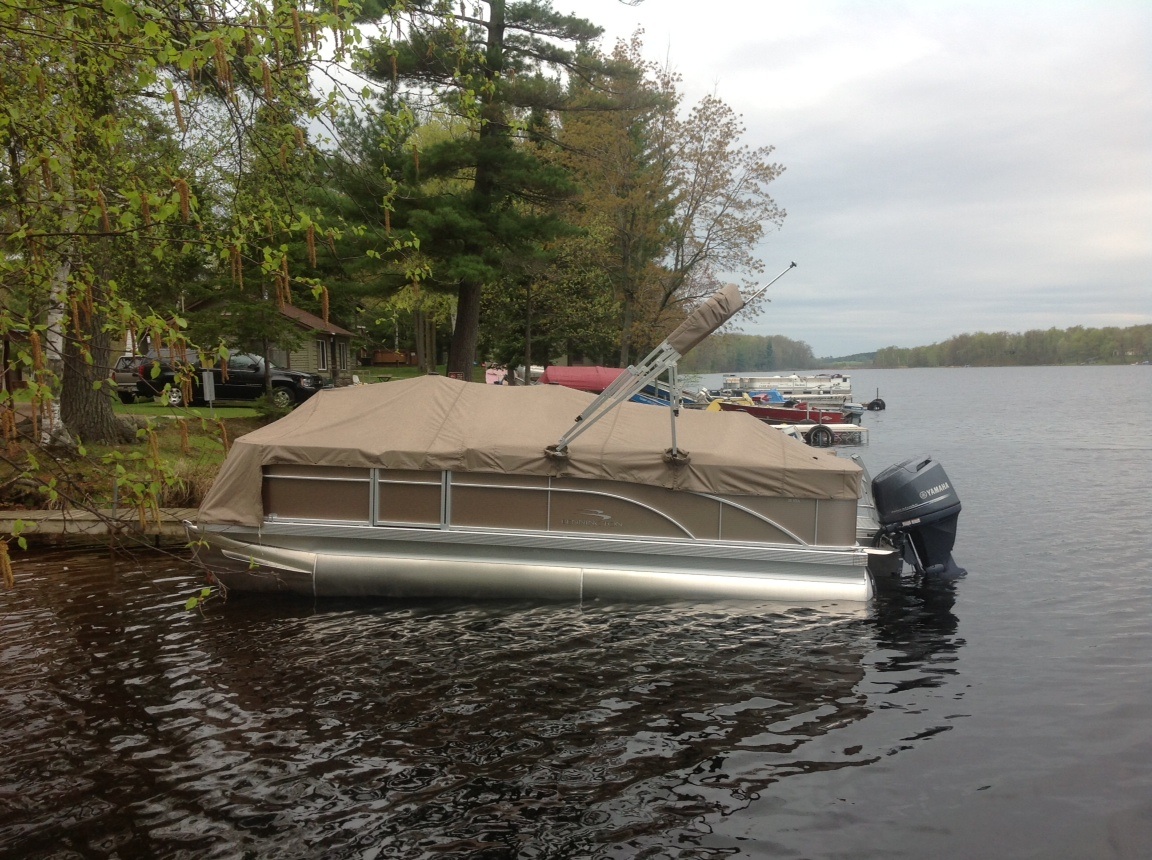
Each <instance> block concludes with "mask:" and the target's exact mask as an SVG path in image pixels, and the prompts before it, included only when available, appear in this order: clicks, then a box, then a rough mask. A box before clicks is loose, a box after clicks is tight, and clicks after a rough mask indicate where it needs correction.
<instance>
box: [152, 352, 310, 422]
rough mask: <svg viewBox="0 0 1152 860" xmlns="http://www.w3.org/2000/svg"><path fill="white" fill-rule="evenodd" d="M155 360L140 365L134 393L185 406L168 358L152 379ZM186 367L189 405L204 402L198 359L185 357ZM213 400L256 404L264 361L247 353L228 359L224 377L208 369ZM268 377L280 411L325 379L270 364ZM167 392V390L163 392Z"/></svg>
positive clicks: (218, 370) (262, 389)
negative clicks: (189, 376)
mask: <svg viewBox="0 0 1152 860" xmlns="http://www.w3.org/2000/svg"><path fill="white" fill-rule="evenodd" d="M155 363H156V359H155V358H154V357H152V358H145V359H144V360H143V362H142V363H141V365H140V368H139V372H138V378H137V383H136V393H137V395H138V396H141V397H160V396H163V397H165V398H166V399H167V402H168V405H169V406H183V405H184V390H183V388H182V386H181V385H180V384H179V382H178V381H177V379H176V376H177V368H176V366H175V365H176V364H178V363H179V361H177V362H173V361H172V360H171V358H167V357H161V358H160V360H159V363H160V372H159V374H157V375H155V376H154V375H153V370H154V367H155ZM185 363H186V364H187V365H190V366H191V368H192V370H193V373H192V403H193V404H198V403H203V402H204V391H203V382H202V379H201V374H202V373H203V372H204V369H203V368H201V366H200V362H199V359H198V358H197V357H196V356H195V355H191V356H187V357H186V358H185ZM210 370H211V373H212V380H213V389H214V393H215V399H216V400H256V399H258V398H260V397H261V396H263V395H264V393H265V390H266V389H265V373H264V359H263V358H262V357H261V356H258V355H251V354H250V353H244V352H234V353H232V355H231V356H229V358H228V366H227V373H225V372H224V371H223V370H222V369H221V368H220V367H219V366H216V367H213V368H211V369H210ZM269 377H270V381H271V383H272V394H271V401H272V404H273V405H274V406H276V407H277V408H280V409H289V408H291V407H292V406H295V405H296V404H298V403H303V402H304V401H305V400H307V399H308V398H309V397H311V396H312V395H313V394H315V393H316V392H317V391H319V390H320V389H321V388H323V387H324V385H325V379H324V378H323V377H321V376H318V375H317V374H315V373H306V372H304V371H301V370H287V369H286V368H283V367H277V366H276V365H274V364H271V363H269ZM165 389H167V390H165Z"/></svg>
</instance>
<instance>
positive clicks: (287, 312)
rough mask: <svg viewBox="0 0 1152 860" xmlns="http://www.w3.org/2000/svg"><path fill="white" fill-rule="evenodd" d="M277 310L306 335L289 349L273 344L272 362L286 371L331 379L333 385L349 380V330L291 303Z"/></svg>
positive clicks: (269, 353) (346, 382) (350, 339)
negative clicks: (317, 374) (298, 344)
mask: <svg viewBox="0 0 1152 860" xmlns="http://www.w3.org/2000/svg"><path fill="white" fill-rule="evenodd" d="M280 313H281V314H283V315H284V316H285V317H287V318H288V319H289V320H291V321H292V322H293V323H294V324H295V325H296V326H298V327H299V328H300V329H301V330H302V331H303V332H304V333H305V336H304V338H303V339H302V340H301V343H300V346H299V347H297V348H296V349H293V350H291V351H288V350H284V349H280V348H278V347H273V348H272V349H270V350H269V351H268V357H269V358H270V359H271V360H272V363H273V364H277V365H279V366H281V367H285V368H288V369H289V370H306V371H309V372H311V373H319V374H320V375H321V376H327V377H330V378H331V379H332V382H333V383H334V384H335V385H346V384H348V383H349V382H351V381H352V365H351V358H350V356H351V354H352V353H351V347H352V337H353V335H352V332H350V331H348V330H347V329H345V328H341V327H340V326H338V325H336V324H335V323H332V322H324V320H323V319H322V318H320V317H318V316H316V314H313V313H309V312H308V311H306V310H302V309H301V308H298V307H294V306H293V305H284V306H283V307H282V308H281V309H280Z"/></svg>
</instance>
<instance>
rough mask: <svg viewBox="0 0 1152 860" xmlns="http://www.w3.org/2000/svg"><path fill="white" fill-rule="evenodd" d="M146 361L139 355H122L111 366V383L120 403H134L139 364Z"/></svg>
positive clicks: (138, 378)
mask: <svg viewBox="0 0 1152 860" xmlns="http://www.w3.org/2000/svg"><path fill="white" fill-rule="evenodd" d="M145 360H146V359H145V358H144V357H143V356H140V355H122V356H120V357H119V358H118V359H116V363H115V364H114V365H112V383H113V384H114V385H115V386H116V394H117V395H119V397H120V402H121V403H135V402H136V384H137V382H139V381H140V362H142V361H145Z"/></svg>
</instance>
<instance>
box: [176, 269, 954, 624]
mask: <svg viewBox="0 0 1152 860" xmlns="http://www.w3.org/2000/svg"><path fill="white" fill-rule="evenodd" d="M743 305H744V301H743V299H742V298H741V296H740V293H739V291H738V290H737V289H736V288H735V287H728V288H725V289H724V290H722V291H720V293H718V294H717V295H716V296H714V297H713V298H712V299H710V300H709V301H708V302H707V303H705V304H704V305H703V306H701V308H699V309H697V311H696V312H695V313H694V314H693V315H692V316H691V317H689V319H688V320H687V321H686V322H685V323H684V324H682V325H681V326H680V327H679V328H678V329H677V330H676V331H675V332H673V333H672V334H671V335H670V336H669V337H668V339H667V340H666V341H664V343H662V344H661V345H660V346H659V347H657V349H656V350H654V351H653V353H652V354H650V355H649V356H648V358H646V359H645V360H644V361H643V362H641V363H640V364H639V365H637V366H633V367H629V368H627V369H626V370H625V371H624V372H623V373H621V374H620V375H619V376H618V377H617V378H616V379H615V380H614V381H613V382H612V383H611V384H610V385H609V387H608V388H607V389H605V390H604V391H603V393H601V394H600V395H599V396H593V395H591V394H587V393H584V392H580V391H576V390H574V389H569V388H566V387H562V386H553V385H542V386H490V385H476V384H472V383H466V382H461V381H458V380H453V379H447V378H444V377H435V376H432V377H423V378H417V379H412V380H404V381H399V382H390V383H387V384H386V385H371V386H355V387H350V388H344V389H335V390H328V391H323V392H320V393H319V394H318V395H317V396H316V397H314V398H312V399H311V400H309V401H308V402H307V403H305V404H303V405H302V406H300V407H298V408H297V409H296V410H295V411H294V412H292V413H291V414H289V415H288V416H286V417H284V418H282V419H280V420H279V421H277V422H275V423H273V424H270V425H268V426H267V427H264V428H262V429H260V430H257V431H255V432H253V433H250V434H248V435H246V436H243V437H241V438H240V439H238V440H236V442H235V443H234V444H233V447H232V450H231V452H230V453H229V455H228V458H227V460H226V462H225V464H224V466H223V468H222V469H221V471H220V474H219V476H218V478H217V481H216V483H215V484H214V485H213V488H212V490H211V491H210V492H209V494H208V495H207V497H206V498H205V500H204V503H203V504H202V505H201V507H200V510H199V512H198V515H197V518H196V521H195V522H194V523H193V522H190V523H189V524H188V529H189V535H190V538H191V539H192V540H193V542H194V544H195V545H196V546H197V553H198V557H199V558H200V560H201V561H202V562H203V563H204V565H205V566H206V567H208V569H209V570H210V571H212V573H213V575H214V576H216V578H217V579H218V580H219V582H221V583H222V584H223V585H225V586H227V587H228V588H232V589H236V590H252V591H281V590H283V591H289V592H295V593H299V594H305V595H309V596H328V595H330V596H357V595H364V596H368V595H372V596H388V597H430V596H451V597H466V598H483V597H501V598H503V597H532V598H550V599H571V600H587V599H594V598H605V599H638V598H639V599H644V598H666V597H674V598H689V599H715V598H728V597H739V598H756V599H770V600H787V601H793V602H813V601H815V602H820V601H862V600H866V599H868V597H869V596H870V594H871V591H872V580H871V573H870V562H872V567H873V568H875V569H880V568H884V567H888V566H891V564H892V560H893V558H894V557H896V552H897V550H896V549H894V548H893V547H903V546H905V544H906V542H905V540H904V536H905V535H906V534H907V533H908V532H909V531H914V530H915V528H916V525H915V523H907V522H905V521H904V520H900V521H895V522H885V521H884V520H883V517H880V518H877V524H876V535H877V536H879V535H880V533H881V532H887V533H889V545H881V543H880V542H879V540H877V545H875V546H872V545H864V544H862V543H860V542H859V541H858V533H857V532H858V514H859V511H860V509H861V500H862V499H869V498H870V495H871V488H870V487H869V486H867V485H866V484H865V482H864V480H863V477H862V475H863V473H862V470H861V469H860V467H859V466H858V465H857V464H856V463H855V462H853V461H852V460H850V459H848V458H841V457H837V456H835V455H834V454H832V453H831V452H827V451H819V450H815V449H813V448H810V447H808V446H807V445H804V444H802V443H800V442H798V441H797V440H795V439H791V438H788V436H787V435H785V434H784V433H781V432H779V431H777V430H776V429H774V428H773V427H770V426H768V425H767V424H765V423H764V422H762V421H759V420H756V419H753V418H752V417H751V416H748V415H743V414H740V413H726V412H707V411H704V410H683V411H681V410H680V408H679V395H678V391H679V388H678V385H677V382H676V378H675V365H676V361H677V360H678V359H679V358H680V357H681V356H682V355H684V354H685V353H686V352H687V351H688V350H689V349H691V348H692V347H693V346H695V345H696V344H697V343H698V342H699V341H700V340H702V339H703V338H704V337H706V336H707V334H708V333H709V332H711V331H713V330H714V329H715V328H717V327H719V326H720V325H722V324H723V323H724V322H725V321H726V320H727V319H729V318H730V317H731V316H732V315H734V314H735V313H736V312H738V311H739V310H740V309H741V308H742V307H743ZM665 372H666V373H668V375H669V381H668V386H669V391H670V392H672V397H671V399H670V401H669V404H668V407H667V408H663V409H661V408H656V407H653V406H647V405H641V404H637V403H631V402H628V401H629V399H630V398H631V396H632V395H633V394H634V393H635V392H637V391H641V390H643V388H644V387H646V386H647V385H650V384H651V383H653V382H654V381H655V379H656V377H657V376H659V375H660V374H661V373H665ZM933 480H934V481H936V482H937V483H939V481H938V479H937V477H936V476H935V475H934V476H933ZM890 495H891V494H890ZM901 498H903V496H901ZM943 498H944V497H942V496H941V497H934V501H935V502H942V500H943ZM949 498H951V499H955V495H954V493H951V494H950V495H949ZM958 512H959V503H958V502H956V504H955V510H954V511H953V510H952V508H948V517H949V518H948V519H947V520H946V521H945V522H943V523H942V524H941V525H939V526H937V528H938V529H939V530H940V531H941V533H942V534H943V533H946V532H947V530H948V529H949V528H953V529H954V525H955V520H956V514H958ZM882 513H886V512H882ZM901 523H903V525H901ZM945 543H946V541H941V540H934V541H932V542H930V543H927V544H925V546H927V547H928V550H927V552H928V553H929V556H928V557H927V558H926V559H920V557H919V556H909V555H908V554H907V553H905V557H906V558H910V559H911V558H915V559H917V560H919V561H920V562H921V563H922V564H923V566H925V567H927V566H944V565H945V562H946V561H947V562H950V561H951V555H950V550H951V545H950V544H948V545H947V546H945Z"/></svg>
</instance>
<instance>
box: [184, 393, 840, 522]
mask: <svg viewBox="0 0 1152 860" xmlns="http://www.w3.org/2000/svg"><path fill="white" fill-rule="evenodd" d="M593 399H594V395H591V394H588V393H586V392H583V391H575V390H573V389H570V388H564V387H562V386H556V385H534V386H528V387H524V386H505V385H480V384H476V383H471V382H460V381H458V380H453V379H448V378H446V377H441V376H424V377H418V378H415V379H408V380H403V381H398V382H386V383H377V384H375V385H355V386H349V387H347V388H337V389H331V390H327V391H321V392H319V393H318V394H316V395H315V396H314V397H312V398H311V399H310V400H308V401H306V402H305V403H303V404H302V405H300V406H299V407H297V408H296V410H295V411H294V412H292V413H291V414H289V415H287V416H286V417H284V418H281V419H280V420H279V421H276V422H274V423H272V424H269V425H268V426H267V427H262V428H261V429H259V430H256V431H254V432H252V433H249V434H247V435H245V436H241V437H240V438H239V439H237V440H236V441H235V443H234V444H233V445H232V450H231V451H230V452H229V454H228V457H227V459H226V460H225V462H224V465H223V466H222V467H221V469H220V473H219V475H218V476H217V477H216V482H215V484H213V486H212V489H211V490H210V491H209V492H208V495H207V496H206V497H205V499H204V502H203V504H202V505H201V506H200V514H199V521H200V522H202V523H219V524H232V525H245V526H258V525H259V524H260V523H261V521H262V520H263V517H264V511H263V508H262V503H261V481H262V471H261V469H262V467H263V466H267V465H273V464H292V465H316V466H351V467H358V468H373V467H378V468H385V469H422V470H435V471H441V470H450V471H454V472H488V473H498V474H527V475H552V476H564V477H575V478H596V479H607V480H613V481H627V482H631V483H637V484H649V485H654V486H662V487H668V488H673V489H683V490H693V491H697V492H705V493H718V494H725V495H730V494H736V495H772V496H783V497H786V498H815V499H856V498H859V493H860V474H861V472H860V468H859V467H858V466H857V465H856V464H855V463H853V462H851V461H850V460H846V459H842V458H840V457H837V456H835V455H834V454H832V453H830V452H827V451H820V450H817V449H814V448H809V447H808V446H807V445H805V444H804V443H802V442H799V441H797V440H795V439H790V438H789V437H788V436H786V435H785V434H783V433H781V432H780V431H779V430H775V429H773V428H772V427H769V426H767V425H765V424H764V423H762V422H760V421H758V420H757V419H755V418H752V417H751V416H749V415H744V414H742V413H731V412H704V411H702V410H689V409H686V410H683V412H682V413H681V415H680V417H679V418H678V419H677V425H676V429H677V445H678V448H679V449H680V451H682V452H683V451H687V452H688V454H689V460H688V463H687V464H686V465H677V466H673V465H669V464H668V463H667V462H665V459H664V452H665V451H666V450H668V449H669V448H670V447H671V439H672V434H671V421H670V418H669V414H668V409H666V408H662V407H659V406H648V405H644V404H640V403H631V402H629V403H623V404H621V405H620V406H619V407H617V408H616V409H615V410H613V411H612V412H611V413H610V414H609V415H607V416H606V417H605V418H604V419H603V420H601V421H599V422H598V423H596V424H594V425H593V426H592V427H590V428H589V429H588V430H587V431H586V432H585V433H584V434H583V435H581V436H580V437H579V438H578V439H577V440H576V441H575V442H573V443H572V445H571V447H570V449H569V455H570V456H569V458H568V459H567V460H560V461H557V460H555V459H551V458H549V457H548V456H546V454H545V448H546V447H547V446H549V445H555V444H556V442H557V441H558V440H559V438H560V437H561V435H563V434H564V432H565V431H567V430H568V429H569V428H570V427H571V426H572V422H573V421H574V419H575V418H576V416H577V415H579V414H580V412H581V411H582V410H583V409H584V408H585V407H586V406H587V405H588V404H589V403H590V402H591V401H592V400H593Z"/></svg>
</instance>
